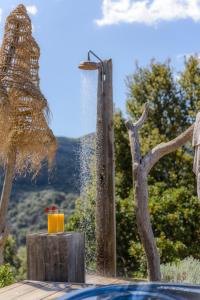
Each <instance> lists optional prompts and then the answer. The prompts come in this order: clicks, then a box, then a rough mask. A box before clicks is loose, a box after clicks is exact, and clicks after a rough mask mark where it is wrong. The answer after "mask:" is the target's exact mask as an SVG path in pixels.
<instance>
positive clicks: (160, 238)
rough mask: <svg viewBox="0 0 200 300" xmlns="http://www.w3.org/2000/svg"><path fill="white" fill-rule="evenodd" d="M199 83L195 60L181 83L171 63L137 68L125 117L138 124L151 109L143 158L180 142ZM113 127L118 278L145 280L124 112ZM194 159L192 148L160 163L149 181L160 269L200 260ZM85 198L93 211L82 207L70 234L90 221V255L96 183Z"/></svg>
mask: <svg viewBox="0 0 200 300" xmlns="http://www.w3.org/2000/svg"><path fill="white" fill-rule="evenodd" d="M199 81H200V67H199V64H198V60H197V58H196V57H192V58H190V59H189V60H187V61H185V68H184V70H183V72H182V73H180V78H179V79H176V78H175V76H174V71H173V69H172V67H171V64H170V62H169V61H168V62H166V63H163V64H161V63H157V62H155V61H152V62H151V63H150V65H149V66H148V67H145V68H141V67H139V66H138V65H137V66H136V70H135V72H134V74H133V75H131V76H129V77H128V80H127V88H128V92H129V93H128V100H127V111H128V115H129V117H131V118H132V119H133V120H137V119H138V117H139V116H140V115H141V110H142V106H143V104H144V103H146V102H147V101H148V102H149V103H150V108H151V109H150V112H149V117H148V120H147V122H146V123H145V125H144V127H143V128H142V129H141V131H140V142H141V146H142V152H143V154H144V153H146V152H148V151H149V150H150V149H152V147H154V146H155V145H157V144H159V143H161V142H163V141H168V140H170V139H172V138H174V137H176V136H178V135H179V134H180V133H181V132H183V131H184V130H185V129H186V128H187V127H188V126H189V125H190V124H191V123H192V122H193V121H194V116H195V113H196V111H197V110H198V107H199V106H198V105H199V103H200V102H199V99H200V98H199V97H198V95H199V93H200V88H199V86H200V85H199V84H198V82H199ZM114 122H115V123H114V129H115V156H116V196H117V197H116V218H117V267H118V273H119V274H121V275H127V276H130V275H137V276H139V275H140V276H141V275H142V276H145V275H146V260H145V256H144V251H143V248H142V245H141V243H140V239H139V236H138V233H137V226H136V220H135V207H134V206H135V202H134V197H133V191H132V170H131V154H130V146H129V140H128V134H127V129H126V126H125V119H124V117H123V115H122V113H121V112H120V111H118V112H116V113H115V118H114ZM191 154H192V149H191V147H190V145H189V144H188V145H186V146H185V147H184V148H183V149H179V150H178V151H176V152H175V153H172V154H170V155H168V156H166V157H164V158H162V159H161V160H160V161H159V162H158V163H157V164H156V165H155V167H154V168H153V169H152V171H151V173H150V176H149V194H150V204H149V208H150V213H151V217H152V224H153V229H154V232H155V237H156V240H157V245H158V247H159V250H160V252H161V262H162V263H167V262H173V261H177V260H179V259H184V258H185V257H187V256H190V255H191V256H193V257H195V258H199V255H200V249H199V247H198V244H200V235H199V226H198V224H199V221H200V219H199V218H200V215H199V202H198V200H197V198H196V196H195V195H196V191H195V176H194V174H193V173H192V161H193V157H192V155H191ZM86 198H87V199H88V201H89V203H90V204H88V206H87V207H88V209H89V210H86V211H85V212H86V213H85V212H84V211H83V209H81V205H80V201H78V202H77V206H76V212H75V215H74V216H72V217H71V219H70V223H69V224H70V229H73V228H74V227H76V228H77V224H78V223H79V222H80V223H81V222H82V223H84V222H83V220H88V216H89V218H90V219H91V220H92V222H91V224H92V226H93V227H90V228H89V229H88V237H91V239H92V241H93V245H94V247H93V248H91V249H93V250H95V235H94V232H95V229H94V226H95V222H94V221H95V219H94V216H95V212H94V210H95V178H92V180H91V182H90V183H89V184H88V185H87V195H86ZM80 220H82V221H80ZM85 224H87V222H86V221H85ZM86 232H87V231H86ZM89 239H90V238H89ZM94 253H95V251H93V254H94ZM93 259H94V256H93Z"/></svg>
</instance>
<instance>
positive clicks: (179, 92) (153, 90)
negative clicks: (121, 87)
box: [127, 57, 199, 187]
mask: <svg viewBox="0 0 200 300" xmlns="http://www.w3.org/2000/svg"><path fill="white" fill-rule="evenodd" d="M193 63H195V64H196V66H198V60H197V58H195V57H194V58H193ZM190 64H191V62H190V61H188V62H187V63H186V65H185V70H184V71H183V73H181V74H180V81H177V80H176V79H174V75H173V74H174V73H173V69H172V67H171V65H170V62H169V61H168V62H166V63H157V62H155V61H152V62H151V64H150V65H149V66H148V67H145V68H141V67H139V66H136V70H135V73H134V74H133V75H131V76H129V77H128V80H127V88H128V100H127V109H128V113H129V115H130V117H131V118H132V119H133V120H136V119H138V118H139V116H140V115H141V112H142V109H143V104H144V103H145V102H149V103H150V108H151V109H150V112H149V115H148V120H147V122H146V123H145V124H144V126H143V127H142V129H141V131H140V142H141V148H142V153H143V154H145V153H147V152H148V151H149V150H150V149H152V148H153V147H154V146H156V145H157V144H159V143H161V142H164V141H168V140H171V139H173V138H175V137H176V136H178V135H179V134H180V133H181V132H183V131H184V130H185V129H186V128H187V127H188V126H189V125H190V124H191V122H192V121H193V120H192V118H191V109H190V108H191V107H194V105H195V101H196V98H195V97H193V98H191V99H190V100H189V99H188V97H186V91H187V89H188V84H190V83H188V78H192V77H193V76H194V74H193V73H191V72H189V69H190ZM196 71H198V72H199V70H196ZM186 73H187V81H186V80H185V74H186ZM197 75H198V74H197ZM180 82H181V84H180ZM191 164H192V157H191V156H188V149H186V148H183V149H179V150H178V151H177V152H175V153H171V154H170V155H167V156H166V157H164V158H162V159H161V160H160V161H159V162H158V163H157V164H156V165H155V167H154V168H153V170H152V171H151V174H150V177H149V183H150V184H153V183H155V182H161V181H165V182H167V185H168V187H169V186H171V187H177V186H179V184H180V180H181V181H182V182H184V184H187V185H188V184H189V185H190V186H191V187H192V186H194V179H193V178H192V177H191V176H188V172H189V170H191ZM182 166H184V170H183V169H182Z"/></svg>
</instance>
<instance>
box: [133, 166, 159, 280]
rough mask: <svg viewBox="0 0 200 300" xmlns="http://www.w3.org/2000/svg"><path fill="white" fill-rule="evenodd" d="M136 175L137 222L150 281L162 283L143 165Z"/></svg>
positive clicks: (139, 167)
mask: <svg viewBox="0 0 200 300" xmlns="http://www.w3.org/2000/svg"><path fill="white" fill-rule="evenodd" d="M134 173H135V174H134V177H135V209H136V221H137V227H138V232H139V235H140V239H141V241H142V244H143V247H144V251H145V254H146V257H147V264H148V273H149V279H150V280H151V281H160V280H161V273H160V256H159V253H158V250H157V247H156V243H155V239H154V234H153V230H152V225H151V221H150V214H149V210H148V184H147V174H146V172H145V170H144V168H143V164H140V165H138V166H137V167H136V168H135V171H134Z"/></svg>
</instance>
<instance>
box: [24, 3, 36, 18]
mask: <svg viewBox="0 0 200 300" xmlns="http://www.w3.org/2000/svg"><path fill="white" fill-rule="evenodd" d="M26 9H27V12H28V13H29V14H31V15H33V16H34V15H36V14H37V12H38V9H37V6H35V5H29V6H26Z"/></svg>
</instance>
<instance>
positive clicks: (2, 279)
mask: <svg viewBox="0 0 200 300" xmlns="http://www.w3.org/2000/svg"><path fill="white" fill-rule="evenodd" d="M14 282H15V275H14V271H13V270H12V268H11V266H10V265H9V264H5V265H3V266H1V267H0V287H1V288H2V287H4V286H7V285H10V284H12V283H14Z"/></svg>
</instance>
